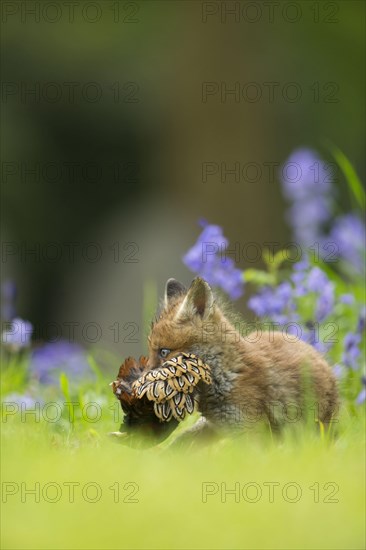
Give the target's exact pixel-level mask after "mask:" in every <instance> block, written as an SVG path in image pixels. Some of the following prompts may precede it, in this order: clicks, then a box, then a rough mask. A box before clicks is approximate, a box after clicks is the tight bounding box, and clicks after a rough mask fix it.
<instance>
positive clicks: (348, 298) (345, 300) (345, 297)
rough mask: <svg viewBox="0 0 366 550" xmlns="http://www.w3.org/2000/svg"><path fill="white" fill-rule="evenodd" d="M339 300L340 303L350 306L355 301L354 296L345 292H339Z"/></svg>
mask: <svg viewBox="0 0 366 550" xmlns="http://www.w3.org/2000/svg"><path fill="white" fill-rule="evenodd" d="M339 301H340V302H341V303H342V304H345V305H347V306H351V305H353V304H354V303H355V297H354V296H353V294H350V293H347V294H341V295H340V297H339Z"/></svg>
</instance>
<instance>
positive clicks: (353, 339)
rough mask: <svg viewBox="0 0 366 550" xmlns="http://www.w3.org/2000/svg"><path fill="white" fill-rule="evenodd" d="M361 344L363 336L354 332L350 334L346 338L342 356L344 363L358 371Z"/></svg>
mask: <svg viewBox="0 0 366 550" xmlns="http://www.w3.org/2000/svg"><path fill="white" fill-rule="evenodd" d="M360 343H361V335H360V334H357V333H353V332H349V333H348V334H346V336H345V337H344V351H343V356H342V362H343V363H344V365H346V366H347V367H349V368H351V369H353V370H357V368H358V358H359V356H360V354H361V350H360V348H359V346H360Z"/></svg>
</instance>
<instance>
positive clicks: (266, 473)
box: [2, 396, 365, 549]
mask: <svg viewBox="0 0 366 550" xmlns="http://www.w3.org/2000/svg"><path fill="white" fill-rule="evenodd" d="M112 397H113V396H111V397H110V398H109V397H108V400H109V401H108V403H107V404H106V406H104V407H103V408H102V414H101V418H100V419H99V420H98V422H95V423H92V422H89V421H85V419H84V420H83V419H82V418H78V417H77V416H76V417H75V418H74V422H73V424H71V423H70V422H68V421H66V419H63V421H62V422H61V421H58V422H56V423H51V422H46V421H45V420H44V419H42V418H40V421H39V422H38V421H35V420H36V417H35V415H31V414H29V415H27V416H25V417H23V419H22V418H21V414H17V415H9V416H8V417H7V418H6V420H7V421H6V422H4V417H3V424H2V427H3V430H2V451H3V452H2V472H3V476H2V489H3V508H2V520H3V523H2V524H3V529H2V547H3V548H9V549H10V548H18V549H25V548H34V549H43V548H45V549H46V548H47V549H56V548H57V549H60V548H62V549H63V548H65V549H66V548H70V549H71V548H73V549H78V548H92V549H94V548H95V549H97V548H98V549H101V548H106V549H107V548H108V549H109V548H111V549H112V548H276V549H277V548H278V549H280V548H288V549H295V548H299V549H300V548H327V549H329V548H339V549H343V548H364V543H365V541H364V512H365V505H364V482H365V473H364V464H365V446H364V419H363V416H362V414H361V412H360V410H359V412H358V414H357V416H352V415H351V414H350V413H349V412H347V411H346V410H343V411H342V413H341V416H340V422H339V426H338V428H337V431H338V434H337V435H336V436H335V435H334V434H333V435H332V436H331V437H327V436H326V434H323V435H322V433H321V432H319V430H314V429H309V428H307V427H305V428H304V427H300V425H299V426H296V427H295V429H291V430H289V431H288V432H287V433H285V434H284V435H283V436H282V437H281V438H275V437H273V436H271V434H268V433H267V434H263V433H261V434H260V435H255V433H249V434H247V435H245V436H243V437H241V438H239V439H236V440H234V441H233V440H231V439H229V438H228V439H225V440H222V441H220V442H214V443H212V444H210V445H207V446H205V447H202V446H196V447H190V448H188V449H179V450H174V448H171V447H169V443H170V442H171V441H172V440H174V436H173V437H172V438H171V439H170V441H168V442H167V443H164V444H162V445H160V446H157V447H152V448H149V449H136V448H131V447H129V446H126V445H124V444H121V442H120V441H115V440H113V439H111V438H110V437H108V435H107V433H108V432H109V431H111V430H113V429H117V428H118V426H119V424H118V422H117V420H118V419H117V418H114V416H115V411H114V406H113V405H114V401H113V399H112ZM22 420H23V421H22ZM37 420H38V419H37ZM9 483H10V484H9ZM37 483H38V484H39V489H37V491H38V493H37V494H39V502H36V496H35V494H32V493H27V492H26V490H29V489H30V490H31V489H33V490H34V489H35V487H36V485H35V484H37ZM70 483H75V484H76V485H74V489H73V490H74V498H73V499H72V498H70V492H69V491H71V488H70V487H71V486H70ZM22 484H23V485H22ZM47 484H49V485H47ZM248 484H249V485H248ZM272 491H273V493H272ZM51 500H55V502H49V501H51ZM70 500H74V502H70ZM94 500H95V502H92V501H94Z"/></svg>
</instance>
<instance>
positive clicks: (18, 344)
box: [1, 318, 33, 351]
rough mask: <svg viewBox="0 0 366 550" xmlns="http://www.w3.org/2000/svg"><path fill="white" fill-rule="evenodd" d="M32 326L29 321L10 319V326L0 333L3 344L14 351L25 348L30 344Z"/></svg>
mask: <svg viewBox="0 0 366 550" xmlns="http://www.w3.org/2000/svg"><path fill="white" fill-rule="evenodd" d="M32 332H33V326H32V324H31V323H30V322H29V321H23V319H20V318H16V319H13V320H12V321H11V326H10V328H9V329H6V330H4V331H3V333H2V337H1V340H2V342H3V344H4V345H6V346H9V348H11V349H13V350H14V351H18V350H20V349H22V348H27V347H29V345H30V342H31V337H32Z"/></svg>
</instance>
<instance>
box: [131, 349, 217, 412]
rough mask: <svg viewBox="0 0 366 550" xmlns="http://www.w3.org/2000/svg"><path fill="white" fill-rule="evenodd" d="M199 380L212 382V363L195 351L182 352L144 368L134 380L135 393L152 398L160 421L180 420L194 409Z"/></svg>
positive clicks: (206, 382) (140, 397) (133, 391)
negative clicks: (153, 367)
mask: <svg viewBox="0 0 366 550" xmlns="http://www.w3.org/2000/svg"><path fill="white" fill-rule="evenodd" d="M200 381H203V382H204V383H205V384H211V374H210V367H209V366H208V365H207V364H206V363H204V362H203V361H202V360H201V359H200V358H199V357H197V356H196V355H194V354H193V353H185V352H182V353H180V354H179V355H177V356H176V357H173V358H171V359H169V360H167V361H165V362H164V363H163V365H162V366H161V367H159V368H157V369H152V370H149V371H146V372H144V373H143V374H142V376H140V377H139V378H138V379H137V380H135V381H134V382H133V384H132V393H133V395H134V396H136V397H137V398H138V399H142V398H144V397H147V399H148V400H149V401H152V402H153V403H154V412H155V414H156V416H157V417H158V418H159V419H160V420H161V421H163V422H168V421H169V420H171V419H172V418H175V419H176V420H178V421H180V420H183V419H184V418H185V416H186V414H187V413H188V414H192V413H193V411H194V404H195V399H196V398H197V394H198V388H197V385H198V383H199V382H200Z"/></svg>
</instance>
